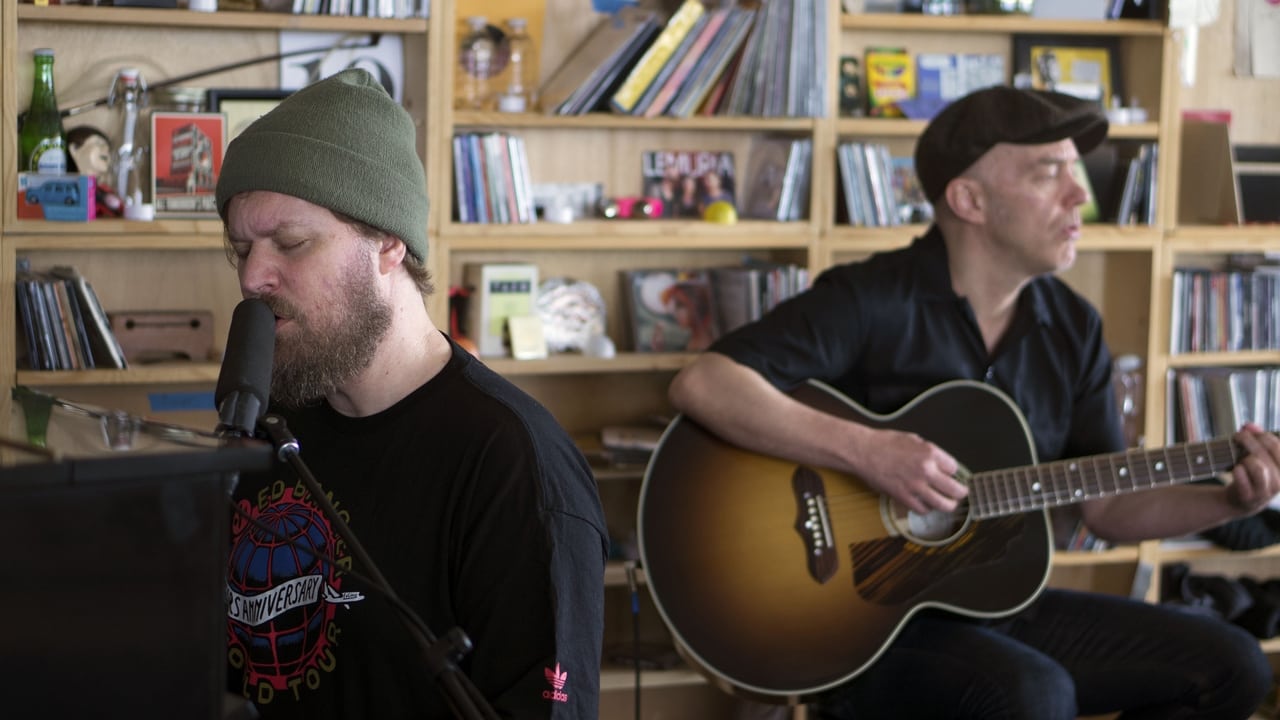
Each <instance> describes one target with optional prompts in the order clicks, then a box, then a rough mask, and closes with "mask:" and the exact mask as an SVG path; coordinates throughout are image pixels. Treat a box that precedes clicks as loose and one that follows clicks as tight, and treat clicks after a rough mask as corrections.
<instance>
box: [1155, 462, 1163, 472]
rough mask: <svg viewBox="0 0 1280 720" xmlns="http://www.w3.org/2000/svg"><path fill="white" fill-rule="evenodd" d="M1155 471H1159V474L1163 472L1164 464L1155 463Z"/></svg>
mask: <svg viewBox="0 0 1280 720" xmlns="http://www.w3.org/2000/svg"><path fill="white" fill-rule="evenodd" d="M1156 470H1159V471H1160V472H1164V463H1162V462H1158V463H1156Z"/></svg>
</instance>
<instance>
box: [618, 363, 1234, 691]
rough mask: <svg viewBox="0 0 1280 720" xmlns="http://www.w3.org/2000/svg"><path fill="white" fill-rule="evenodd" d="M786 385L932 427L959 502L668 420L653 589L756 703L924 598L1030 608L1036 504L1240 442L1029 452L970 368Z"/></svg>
mask: <svg viewBox="0 0 1280 720" xmlns="http://www.w3.org/2000/svg"><path fill="white" fill-rule="evenodd" d="M792 395H793V397H795V398H796V399H798V400H800V401H801V402H804V403H805V404H807V405H810V406H812V407H815V408H818V409H820V410H823V411H825V412H827V413H830V414H832V415H837V416H840V417H843V418H847V419H852V420H856V421H857V422H860V423H864V424H866V425H870V426H873V427H878V428H889V429H896V430H901V431H906V432H914V433H917V434H919V435H920V436H922V437H924V438H926V439H928V440H930V441H932V442H934V443H935V444H937V445H939V446H940V447H942V448H943V449H944V450H946V451H947V452H949V453H950V454H951V455H952V456H954V457H955V458H956V459H957V461H958V462H959V463H960V464H961V467H962V471H961V473H960V478H961V480H962V481H963V482H965V483H966V484H967V485H968V487H969V494H968V497H967V498H966V499H965V501H964V502H962V503H961V507H959V508H958V509H957V510H956V511H955V512H952V513H945V512H932V513H929V514H927V515H921V514H917V513H914V512H911V511H908V510H907V509H906V508H904V507H902V506H900V505H899V504H898V503H896V502H894V501H892V500H890V499H888V498H886V497H884V496H881V495H880V494H879V493H877V492H875V491H874V490H872V489H870V488H869V487H867V486H866V485H864V484H863V483H862V482H861V481H859V480H858V479H857V478H856V477H853V476H851V475H848V474H844V473H840V472H835V471H832V470H828V469H825V468H818V467H807V466H804V465H799V464H796V463H794V462H789V461H787V460H783V459H780V458H775V457H769V456H766V455H762V454H757V453H752V452H749V451H746V450H743V449H741V448H738V447H737V446H734V445H730V444H728V443H727V442H725V441H723V440H720V439H719V438H717V437H716V436H715V435H713V434H711V433H710V432H709V431H708V430H706V429H705V428H703V427H701V426H700V425H698V424H697V423H696V422H694V421H692V420H691V419H689V418H688V417H686V416H679V417H677V418H676V419H675V420H674V421H672V423H671V424H670V425H669V426H668V427H667V429H666V431H665V433H664V434H663V436H662V439H661V440H660V442H659V444H658V447H657V449H656V451H655V452H654V455H653V457H652V458H651V460H650V463H649V466H648V468H647V469H646V471H645V477H644V484H643V486H642V488H641V492H640V501H639V512H638V528H639V531H638V536H639V542H640V552H641V561H642V562H643V567H644V569H645V573H646V577H647V581H648V585H649V588H650V591H651V593H652V595H653V599H654V602H655V604H656V605H657V608H658V610H659V612H660V613H661V615H662V618H663V620H664V621H665V622H666V624H667V626H668V627H669V629H670V630H671V632H672V633H673V635H674V636H675V640H676V644H677V646H678V647H679V649H680V650H681V653H682V654H683V655H684V656H685V658H686V659H688V660H689V661H690V663H691V664H692V665H694V666H695V667H696V668H697V669H698V670H699V671H701V672H702V673H703V674H704V675H705V676H707V677H708V678H709V679H710V680H711V681H712V682H713V683H715V684H716V685H718V686H720V687H721V688H723V689H725V690H727V691H730V692H734V693H735V694H740V695H745V696H750V697H754V698H756V699H760V700H765V701H769V702H777V703H784V702H785V703H795V702H803V701H806V700H808V699H811V698H812V697H813V696H815V695H817V694H818V693H821V692H822V691H824V690H826V689H829V688H831V687H834V686H836V685H839V684H841V683H844V682H846V681H848V680H850V679H852V678H854V677H855V676H857V675H858V674H859V673H861V672H862V671H864V670H865V669H866V668H868V667H869V666H870V665H871V664H872V663H874V662H875V660H876V658H878V657H879V656H880V654H881V653H883V652H884V650H885V648H886V647H888V645H889V644H890V643H891V642H892V641H893V638H894V637H895V635H897V633H898V631H899V630H900V629H901V628H902V626H903V624H904V623H906V622H907V620H908V619H909V618H911V616H912V615H914V614H915V613H917V612H919V611H920V610H922V609H924V608H942V609H945V610H948V611H952V612H955V613H959V614H962V615H969V616H974V617H998V616H1002V615H1007V614H1009V613H1013V612H1016V611H1017V610H1020V609H1022V608H1023V607H1025V606H1026V605H1027V604H1028V603H1030V602H1031V601H1032V600H1033V599H1034V598H1035V597H1036V595H1037V594H1038V593H1039V592H1040V590H1041V589H1042V588H1043V587H1044V586H1045V583H1046V581H1047V579H1048V575H1049V569H1050V561H1051V556H1052V552H1053V543H1052V534H1051V531H1050V527H1049V518H1048V512H1047V508H1050V507H1053V506H1058V505H1067V504H1071V503H1078V502H1081V501H1084V500H1088V499H1092V498H1099V497H1104V496H1108V495H1114V494H1118V493H1130V492H1136V491H1141V490H1148V489H1154V488H1160V487H1166V486H1170V485H1176V484H1179V483H1184V482H1188V481H1191V480H1194V479H1197V478H1204V477H1207V476H1211V475H1213V474H1215V473H1218V472H1221V471H1224V470H1227V469H1229V468H1230V467H1231V466H1232V465H1234V464H1235V462H1236V460H1237V458H1238V457H1240V456H1241V455H1242V454H1243V449H1242V448H1240V447H1239V446H1238V445H1237V444H1236V443H1235V442H1234V441H1233V440H1231V439H1230V438H1223V439H1216V440H1212V441H1208V442H1201V443H1187V444H1183V445H1175V446H1169V447H1165V448H1160V449H1155V450H1129V451H1126V452H1120V453H1114V454H1107V455H1098V456H1093V457H1087V458H1081V459H1075V460H1064V461H1059V462H1051V463H1044V464H1036V457H1035V446H1034V444H1033V443H1032V439H1031V435H1030V431H1029V430H1028V428H1027V424H1026V421H1025V420H1024V418H1023V416H1022V413H1021V412H1020V411H1019V410H1018V408H1017V406H1015V405H1014V404H1013V401H1012V400H1010V399H1009V398H1008V396H1006V395H1005V394H1004V393H1002V392H1000V391H998V390H996V389H994V388H992V387H989V386H987V385H983V384H980V383H976V382H970V381H955V382H948V383H944V384H942V385H939V386H937V387H935V388H932V389H930V390H928V391H927V392H925V393H923V394H921V395H920V396H919V397H917V398H915V399H914V400H912V401H911V402H910V403H908V404H907V405H906V406H904V407H903V408H902V409H900V410H898V411H897V412H895V413H893V414H892V415H888V416H883V415H877V414H874V413H871V412H869V411H867V410H865V409H863V408H861V407H860V406H858V405H857V404H856V403H854V402H853V401H851V400H849V399H848V398H846V397H844V396H843V395H841V394H840V393H838V392H836V391H835V390H833V389H831V388H829V387H827V386H825V385H822V384H820V383H816V382H810V383H807V384H805V385H802V386H800V387H799V388H798V389H797V390H796V391H794V392H793V393H792Z"/></svg>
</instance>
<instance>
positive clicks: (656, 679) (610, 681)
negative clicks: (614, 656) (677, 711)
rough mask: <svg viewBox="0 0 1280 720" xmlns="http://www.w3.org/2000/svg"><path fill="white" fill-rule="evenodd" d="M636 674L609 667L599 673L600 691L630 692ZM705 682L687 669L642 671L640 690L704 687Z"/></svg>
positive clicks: (629, 670) (633, 686)
mask: <svg viewBox="0 0 1280 720" xmlns="http://www.w3.org/2000/svg"><path fill="white" fill-rule="evenodd" d="M635 679H636V672H635V670H634V669H632V668H625V669H624V668H620V667H618V666H616V665H614V666H609V667H606V668H604V669H603V670H601V671H600V690H601V691H606V692H607V691H610V690H614V691H617V690H632V689H634V688H635V686H636V682H635ZM706 684H707V681H706V679H705V678H703V677H702V676H701V675H699V674H698V673H696V672H694V671H693V670H690V669H688V668H677V669H674V670H644V671H642V672H641V673H640V687H642V688H670V687H684V686H688V685H706Z"/></svg>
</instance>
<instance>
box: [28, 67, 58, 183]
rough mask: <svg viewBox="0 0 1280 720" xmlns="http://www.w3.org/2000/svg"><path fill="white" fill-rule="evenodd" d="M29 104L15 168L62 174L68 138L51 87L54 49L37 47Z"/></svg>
mask: <svg viewBox="0 0 1280 720" xmlns="http://www.w3.org/2000/svg"><path fill="white" fill-rule="evenodd" d="M33 54H34V55H35V61H36V72H35V78H34V82H32V85H31V107H30V108H28V110H27V118H26V120H25V121H24V122H23V124H22V130H21V132H20V133H19V134H18V150H19V156H18V170H20V171H23V172H38V173H50V174H58V175H60V174H63V173H65V172H66V171H67V140H66V134H65V133H64V132H63V129H62V115H61V114H60V113H59V112H58V100H57V97H56V95H55V94H54V91H53V50H51V49H49V48H38V49H36V50H35V51H34V53H33Z"/></svg>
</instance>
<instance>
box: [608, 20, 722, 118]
mask: <svg viewBox="0 0 1280 720" xmlns="http://www.w3.org/2000/svg"><path fill="white" fill-rule="evenodd" d="M705 12H706V8H705V7H704V6H703V4H702V0H684V3H683V4H681V5H680V8H679V9H678V10H676V12H675V14H674V15H672V16H671V19H670V20H668V21H667V25H666V27H664V28H663V29H662V32H661V33H659V35H658V39H656V40H654V41H653V44H652V45H650V46H649V49H648V50H645V51H644V55H642V56H640V61H639V62H637V63H636V65H635V67H633V68H631V72H630V73H629V74H628V75H627V79H626V80H623V81H622V85H621V86H620V87H619V88H618V90H617V92H615V93H614V94H613V98H612V99H611V100H610V101H609V106H610V107H612V108H613V109H614V110H615V111H617V112H620V113H630V112H631V110H632V109H633V108H635V106H636V103H637V102H639V101H640V98H641V96H643V95H644V91H645V90H646V89H648V87H649V83H651V82H653V78H654V77H655V76H657V74H658V71H659V70H661V69H662V66H663V65H665V64H666V63H667V61H668V60H670V59H671V55H672V53H674V52H675V51H676V48H677V47H679V46H680V43H681V42H682V41H683V40H684V38H685V36H686V35H688V34H689V31H690V30H692V29H693V26H694V25H696V24H697V22H698V18H700V17H702V15H703V13H705Z"/></svg>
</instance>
